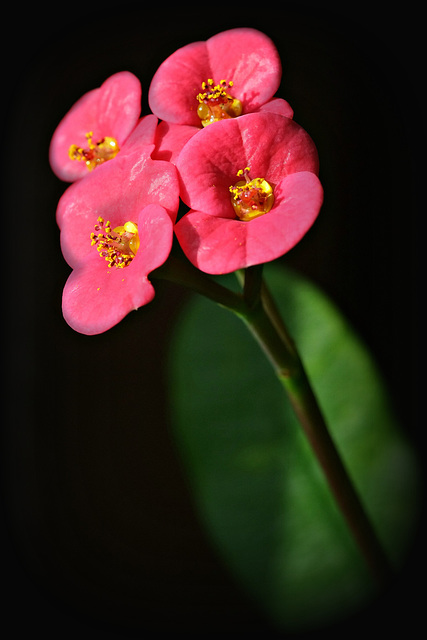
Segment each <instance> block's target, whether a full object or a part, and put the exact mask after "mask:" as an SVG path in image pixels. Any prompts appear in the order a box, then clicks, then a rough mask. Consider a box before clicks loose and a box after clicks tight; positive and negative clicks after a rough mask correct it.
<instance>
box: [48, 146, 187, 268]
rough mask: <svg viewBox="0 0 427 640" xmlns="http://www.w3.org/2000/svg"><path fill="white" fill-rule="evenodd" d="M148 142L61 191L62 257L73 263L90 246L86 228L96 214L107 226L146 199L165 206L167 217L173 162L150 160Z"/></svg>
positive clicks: (174, 183) (129, 216)
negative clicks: (107, 223)
mask: <svg viewBox="0 0 427 640" xmlns="http://www.w3.org/2000/svg"><path fill="white" fill-rule="evenodd" d="M149 150H150V147H148V146H147V147H141V148H139V147H138V146H135V147H134V148H133V151H131V152H129V153H127V152H123V153H122V154H119V155H118V156H117V157H116V158H114V163H113V162H106V163H105V164H103V165H101V166H99V167H98V168H96V169H95V170H94V171H93V172H92V173H91V174H90V175H89V176H88V177H87V178H85V180H80V181H78V182H76V183H74V184H72V185H71V186H70V187H68V189H67V190H66V191H65V193H64V194H63V195H62V197H61V199H60V200H59V203H58V208H57V222H58V225H59V227H60V229H61V248H62V251H63V254H64V258H65V260H66V261H67V262H68V264H69V265H70V266H75V265H76V264H77V263H78V262H79V261H80V260H82V258H84V257H85V256H86V255H87V254H88V253H89V252H90V251H91V246H90V234H91V232H92V231H94V225H95V224H96V221H97V218H98V216H101V217H103V218H104V220H105V221H107V220H109V221H110V222H111V226H112V228H114V227H116V226H119V225H122V224H124V223H125V222H126V221H128V220H130V221H133V222H134V221H135V220H136V218H137V216H138V213H139V211H141V209H142V208H143V207H145V206H147V205H149V204H158V205H161V206H162V207H164V208H165V209H166V210H167V212H168V214H169V216H170V218H171V220H172V221H174V220H175V219H176V215H177V212H178V206H179V183H178V176H177V171H176V168H175V167H174V166H173V165H172V164H171V163H169V162H165V161H161V160H152V159H151V158H150V157H149V155H148V153H149Z"/></svg>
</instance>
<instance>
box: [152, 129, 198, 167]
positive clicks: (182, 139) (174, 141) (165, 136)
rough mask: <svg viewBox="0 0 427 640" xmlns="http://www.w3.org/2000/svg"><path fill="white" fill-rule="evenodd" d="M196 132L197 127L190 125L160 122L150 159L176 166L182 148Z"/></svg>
mask: <svg viewBox="0 0 427 640" xmlns="http://www.w3.org/2000/svg"><path fill="white" fill-rule="evenodd" d="M198 131H200V129H199V127H193V126H191V125H186V124H172V123H170V122H165V121H162V122H160V124H159V126H158V127H157V132H156V148H155V150H154V152H153V153H152V154H151V157H152V158H153V159H154V160H168V161H169V162H172V163H173V164H176V161H177V160H178V156H179V154H180V152H181V150H182V148H183V146H184V145H185V144H186V143H187V142H188V141H189V140H190V138H192V137H193V136H194V135H195V134H196V133H197V132H198Z"/></svg>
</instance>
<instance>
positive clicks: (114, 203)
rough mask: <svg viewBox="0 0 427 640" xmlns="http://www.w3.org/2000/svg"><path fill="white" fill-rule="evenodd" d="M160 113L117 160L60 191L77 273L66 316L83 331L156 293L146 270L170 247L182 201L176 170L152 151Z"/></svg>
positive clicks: (67, 245) (106, 324) (67, 248)
mask: <svg viewBox="0 0 427 640" xmlns="http://www.w3.org/2000/svg"><path fill="white" fill-rule="evenodd" d="M156 123H157V119H156V118H155V116H153V115H149V116H146V117H145V118H143V119H142V120H141V122H140V123H139V125H138V126H137V127H136V129H135V130H134V132H133V133H132V134H131V136H130V137H129V138H128V140H127V143H126V145H124V146H123V150H122V151H121V153H120V155H118V156H117V158H116V159H115V161H114V162H111V163H105V166H103V167H102V170H96V171H94V172H92V173H91V174H89V175H88V176H87V177H86V178H85V179H84V180H79V181H78V182H75V183H74V184H73V185H71V186H70V187H69V188H68V189H67V190H66V191H65V193H64V194H63V196H62V197H61V199H60V201H59V204H58V209H57V221H58V224H59V227H60V229H61V247H62V251H63V254H64V257H65V259H66V260H67V262H68V263H69V265H70V266H71V267H73V271H72V273H71V275H70V276H69V278H68V280H67V282H66V284H65V288H64V293H63V301H62V306H63V314H64V317H65V319H66V321H67V322H68V324H69V325H70V326H71V327H72V328H73V329H75V330H76V331H79V332H81V333H85V334H87V335H92V334H96V333H101V332H103V331H106V330H107V329H109V328H111V327H112V326H113V325H115V324H117V322H119V321H120V320H121V319H122V318H123V317H124V316H125V315H126V314H127V313H129V312H130V311H131V310H132V309H137V308H138V307H140V306H142V305H144V304H147V303H148V302H150V301H151V300H152V299H153V297H154V289H153V287H152V285H151V283H150V281H149V280H148V274H149V273H150V272H151V271H152V270H153V269H156V268H157V267H159V266H160V265H162V264H163V263H164V262H165V260H166V259H167V257H168V255H169V252H170V250H171V247H172V239H173V222H174V221H175V219H176V214H177V211H178V205H179V197H178V194H179V184H178V177H177V171H176V168H175V167H174V166H173V165H172V164H171V163H169V162H164V161H160V160H153V159H152V158H151V157H150V153H151V151H152V149H153V148H154V144H153V140H154V135H155V126H156Z"/></svg>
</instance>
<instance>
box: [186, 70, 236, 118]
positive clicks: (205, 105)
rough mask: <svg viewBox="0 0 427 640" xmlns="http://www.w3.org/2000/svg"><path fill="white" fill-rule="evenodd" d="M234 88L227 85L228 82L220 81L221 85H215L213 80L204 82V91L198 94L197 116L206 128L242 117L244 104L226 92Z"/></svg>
mask: <svg viewBox="0 0 427 640" xmlns="http://www.w3.org/2000/svg"><path fill="white" fill-rule="evenodd" d="M232 86H233V83H232V82H228V83H227V81H226V80H220V82H219V84H216V85H214V81H213V80H212V78H209V79H208V81H207V82H202V89H203V91H201V92H200V93H198V94H197V96H196V99H197V100H198V102H199V106H198V107H197V115H198V116H199V118H200V120H201V121H202V125H203V126H204V127H206V126H207V125H208V124H212V122H217V121H218V120H223V119H224V118H235V117H236V116H240V114H241V113H242V103H241V102H240V100H238V99H237V98H233V96H231V95H230V94H229V93H227V91H226V89H227V87H232Z"/></svg>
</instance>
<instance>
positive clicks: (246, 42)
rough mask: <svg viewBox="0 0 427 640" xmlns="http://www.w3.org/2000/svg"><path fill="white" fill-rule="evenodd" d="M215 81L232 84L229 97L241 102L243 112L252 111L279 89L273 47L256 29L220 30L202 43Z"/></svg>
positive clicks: (278, 72) (276, 58)
mask: <svg viewBox="0 0 427 640" xmlns="http://www.w3.org/2000/svg"><path fill="white" fill-rule="evenodd" d="M206 46H207V49H208V53H209V60H210V66H211V68H212V73H213V75H212V76H210V77H212V78H213V79H214V81H215V82H219V81H220V80H221V79H222V78H224V79H225V80H227V82H228V81H230V80H232V81H233V87H232V89H230V93H232V95H233V97H235V98H238V99H239V100H241V101H242V102H243V113H250V112H251V111H255V110H256V109H258V108H259V107H260V106H261V105H262V104H264V103H265V102H267V100H270V98H272V97H273V96H274V94H275V93H276V91H277V89H278V88H279V84H280V79H281V76H282V66H281V63H280V57H279V54H278V52H277V49H276V47H275V46H274V44H273V42H272V41H271V40H270V38H269V37H268V36H266V35H265V34H264V33H261V31H257V30H256V29H247V28H238V29H230V30H229V31H223V32H222V33H218V34H217V35H215V36H213V37H212V38H209V40H207V42H206Z"/></svg>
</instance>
